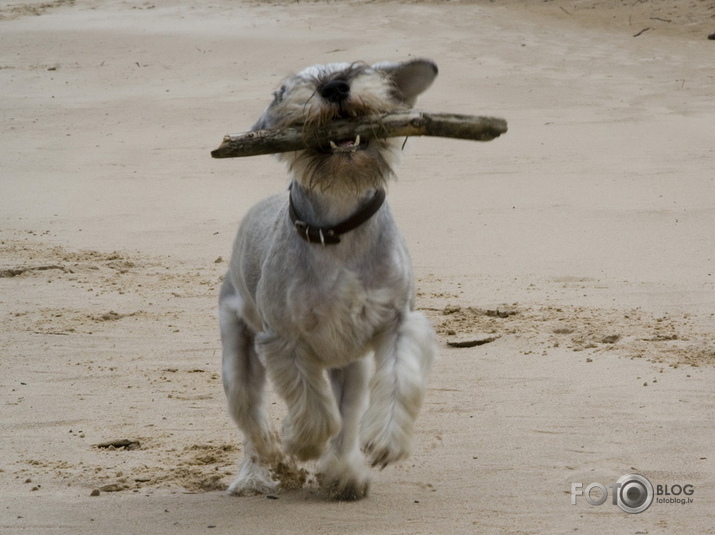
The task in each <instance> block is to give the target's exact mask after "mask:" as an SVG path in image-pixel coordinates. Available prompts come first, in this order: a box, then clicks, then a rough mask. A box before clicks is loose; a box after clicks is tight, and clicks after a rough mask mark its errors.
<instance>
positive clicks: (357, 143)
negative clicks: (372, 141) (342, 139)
mask: <svg viewBox="0 0 715 535" xmlns="http://www.w3.org/2000/svg"><path fill="white" fill-rule="evenodd" d="M359 144H360V134H358V135H357V136H355V146H356V147H357V146H358V145H359Z"/></svg>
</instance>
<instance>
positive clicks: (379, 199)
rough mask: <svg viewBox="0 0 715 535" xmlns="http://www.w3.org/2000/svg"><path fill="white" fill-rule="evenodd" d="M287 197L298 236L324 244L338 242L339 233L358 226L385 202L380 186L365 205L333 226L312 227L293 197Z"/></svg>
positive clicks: (309, 241) (383, 192)
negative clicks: (300, 212)
mask: <svg viewBox="0 0 715 535" xmlns="http://www.w3.org/2000/svg"><path fill="white" fill-rule="evenodd" d="M289 199H290V200H289V203H288V213H289V214H290V220H291V222H292V223H293V226H294V227H295V230H296V232H297V233H298V236H300V237H301V238H303V239H304V240H305V241H307V242H308V243H320V244H322V245H323V246H325V245H335V244H337V243H340V236H341V235H343V234H345V233H346V232H350V231H351V230H354V229H356V228H358V227H359V226H360V225H362V224H363V223H366V222H367V221H368V220H369V219H370V218H371V217H372V216H374V215H375V214H376V213H377V211H378V210H379V209H380V207H381V206H382V205H383V203H384V202H385V190H384V189H382V188H380V189H378V190H377V191H376V192H375V195H374V196H373V197H372V199H370V201H369V202H368V203H367V204H366V205H365V206H363V207H362V208H360V210H358V211H357V212H355V213H354V214H353V215H351V216H350V217H348V218H347V219H345V220H344V221H341V222H340V223H338V224H337V225H335V226H333V227H313V226H310V225H309V224H308V223H306V222H305V221H302V220H301V218H300V217H299V216H298V212H296V209H295V206H294V205H293V197H292V196H291V195H289Z"/></svg>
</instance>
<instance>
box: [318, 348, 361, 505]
mask: <svg viewBox="0 0 715 535" xmlns="http://www.w3.org/2000/svg"><path fill="white" fill-rule="evenodd" d="M367 376H368V370H367V362H365V360H364V359H361V360H358V361H356V362H353V363H352V364H350V365H348V366H347V367H345V368H342V369H332V370H330V371H329V377H330V383H331V386H332V387H333V394H334V395H335V399H336V401H337V402H338V408H339V410H340V416H341V418H342V429H341V430H340V433H339V434H338V435H337V436H336V437H334V438H333V439H332V440H331V441H330V446H329V448H328V451H327V452H326V453H325V454H324V455H323V457H322V458H321V459H320V462H319V463H318V473H319V474H320V483H321V485H322V488H323V490H324V492H325V493H326V494H327V496H328V497H329V498H332V499H335V500H359V499H361V498H364V497H365V496H367V492H368V489H369V486H370V475H369V473H368V470H367V467H366V466H365V459H364V457H363V454H362V452H361V451H360V419H361V417H362V415H363V413H364V411H365V405H366V402H367Z"/></svg>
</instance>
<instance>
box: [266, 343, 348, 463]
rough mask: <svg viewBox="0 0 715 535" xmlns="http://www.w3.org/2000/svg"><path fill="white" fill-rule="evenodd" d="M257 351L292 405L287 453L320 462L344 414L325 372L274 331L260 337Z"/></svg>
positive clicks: (286, 427) (286, 433) (285, 434)
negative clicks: (340, 409)
mask: <svg viewBox="0 0 715 535" xmlns="http://www.w3.org/2000/svg"><path fill="white" fill-rule="evenodd" d="M256 348H257V349H258V351H260V353H261V355H262V356H263V358H264V360H265V363H266V366H267V368H268V372H269V374H270V376H271V379H272V380H273V382H274V384H275V386H276V390H277V392H278V394H279V395H280V396H281V397H282V398H283V399H284V400H285V402H286V405H287V406H288V415H287V417H286V419H285V422H284V425H283V443H284V446H285V450H286V452H287V453H288V454H290V455H292V456H294V457H296V458H297V459H298V460H299V461H308V460H311V459H317V458H318V457H320V456H321V455H322V454H323V452H324V451H325V448H326V446H327V443H328V440H330V439H331V438H332V437H333V436H335V435H336V434H337V433H338V431H340V414H339V413H338V407H337V404H336V402H335V399H334V397H333V396H332V393H331V391H330V385H329V384H328V380H327V378H326V377H325V371H324V369H323V368H322V367H321V366H319V365H317V364H316V363H315V362H314V361H313V360H312V359H311V358H310V355H308V354H306V353H305V352H304V351H303V350H301V348H300V347H299V346H298V345H297V344H295V343H291V342H289V341H286V340H284V339H282V338H280V337H279V336H277V335H275V334H273V333H271V332H264V333H262V334H260V335H259V336H258V337H257V344H256Z"/></svg>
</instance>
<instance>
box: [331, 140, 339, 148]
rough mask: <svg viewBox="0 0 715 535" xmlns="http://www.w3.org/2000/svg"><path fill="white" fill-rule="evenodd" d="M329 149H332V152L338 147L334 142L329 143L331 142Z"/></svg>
mask: <svg viewBox="0 0 715 535" xmlns="http://www.w3.org/2000/svg"><path fill="white" fill-rule="evenodd" d="M330 148H331V149H333V150H336V149H337V148H338V146H337V145H336V144H335V142H334V141H331V142H330Z"/></svg>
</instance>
